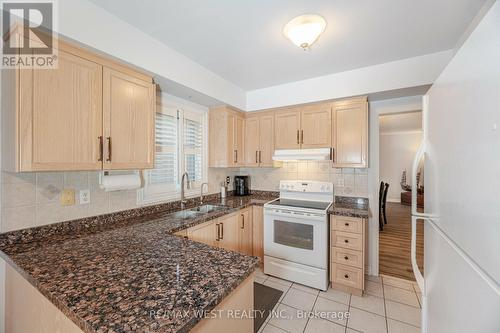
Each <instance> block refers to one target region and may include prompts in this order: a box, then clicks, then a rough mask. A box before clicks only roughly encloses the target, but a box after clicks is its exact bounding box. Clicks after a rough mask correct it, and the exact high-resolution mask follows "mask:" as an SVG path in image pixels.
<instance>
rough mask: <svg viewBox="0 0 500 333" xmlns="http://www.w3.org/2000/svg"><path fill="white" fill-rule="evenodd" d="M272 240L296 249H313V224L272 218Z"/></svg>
mask: <svg viewBox="0 0 500 333" xmlns="http://www.w3.org/2000/svg"><path fill="white" fill-rule="evenodd" d="M273 224H274V242H275V243H277V244H282V245H286V246H291V247H295V248H298V249H305V250H313V241H314V237H313V231H314V230H313V228H314V227H313V226H312V225H309V224H302V223H293V222H287V221H281V220H274V223H273Z"/></svg>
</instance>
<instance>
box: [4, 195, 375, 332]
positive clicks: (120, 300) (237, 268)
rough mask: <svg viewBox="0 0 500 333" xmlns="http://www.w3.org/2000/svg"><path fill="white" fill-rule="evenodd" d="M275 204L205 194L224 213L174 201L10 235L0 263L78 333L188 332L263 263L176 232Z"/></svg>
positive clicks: (348, 207)
mask: <svg viewBox="0 0 500 333" xmlns="http://www.w3.org/2000/svg"><path fill="white" fill-rule="evenodd" d="M277 196H278V193H276V192H260V191H254V192H253V194H252V195H251V196H246V197H234V196H230V197H228V198H227V199H225V200H223V201H221V200H220V199H218V197H217V196H216V195H211V196H208V197H207V200H206V201H205V204H215V205H224V206H225V208H224V209H223V210H220V211H216V212H212V213H208V214H200V215H198V216H197V217H194V218H180V217H178V216H176V215H175V212H177V211H178V210H179V202H173V203H167V204H162V205H156V206H150V207H143V208H138V209H133V210H129V211H124V212H117V213H112V214H106V215H101V216H94V217H89V218H83V219H79V220H74V221H68V222H62V223H57V224H53V225H48V226H42V227H37V228H31V229H24V230H19V231H13V232H9V233H4V234H0V255H1V256H2V257H3V258H4V259H5V260H6V261H7V262H8V263H9V264H11V265H12V266H13V267H14V268H15V269H16V270H17V271H18V272H19V273H20V274H21V275H22V276H24V278H26V279H27V280H28V281H29V282H30V283H31V284H32V285H33V286H35V287H36V288H37V289H38V290H39V291H40V292H41V293H42V294H43V295H44V296H46V297H47V298H48V299H49V300H50V301H51V302H52V303H54V304H55V305H56V306H57V307H58V308H59V309H60V310H61V311H62V312H63V313H64V314H66V315H67V316H68V317H69V318H70V319H71V320H72V321H73V322H74V323H76V324H77V325H78V326H79V327H80V328H81V329H82V330H83V331H84V332H87V333H95V332H98V333H100V332H131V331H148V332H187V331H189V330H190V329H191V328H193V327H194V326H195V325H196V324H197V323H198V321H199V320H200V318H199V316H196V313H199V311H203V310H205V311H209V310H211V309H213V308H215V307H216V306H217V304H219V303H220V302H221V301H222V299H223V298H224V297H226V296H227V295H229V294H230V293H231V292H232V291H233V290H234V289H235V288H236V287H237V286H238V285H239V284H240V283H241V282H243V281H244V280H245V279H246V278H247V277H248V276H250V275H251V274H252V272H253V271H254V270H255V269H256V268H257V267H258V265H259V259H258V258H256V257H251V256H246V255H242V254H239V253H236V252H232V251H226V250H223V249H218V248H215V247H211V246H208V245H205V244H201V243H198V242H194V241H191V240H188V239H184V238H182V237H178V236H175V235H173V233H175V232H177V231H180V230H184V229H187V228H189V227H192V226H194V225H197V224H200V223H204V222H206V221H209V220H212V219H215V218H218V217H220V216H223V215H227V214H229V213H232V212H234V211H237V210H239V209H242V208H245V207H248V206H251V205H264V203H266V202H268V201H270V200H273V199H274V198H276V197H277ZM335 201H336V202H335V203H334V204H333V205H332V207H331V208H330V211H329V213H331V214H336V215H344V216H354V217H368V205H367V201H364V200H359V199H358V200H353V199H342V198H339V197H336V200H335ZM197 205H198V202H197V201H196V200H195V199H190V200H189V201H188V204H187V207H188V208H189V207H194V206H197ZM155 313H156V314H159V313H161V315H160V316H152V314H155ZM179 314H181V315H179Z"/></svg>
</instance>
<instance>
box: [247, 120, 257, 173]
mask: <svg viewBox="0 0 500 333" xmlns="http://www.w3.org/2000/svg"><path fill="white" fill-rule="evenodd" d="M259 151H260V121H259V117H248V118H247V119H246V122H245V165H246V166H249V167H255V166H259Z"/></svg>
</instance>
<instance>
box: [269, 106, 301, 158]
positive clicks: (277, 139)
mask: <svg viewBox="0 0 500 333" xmlns="http://www.w3.org/2000/svg"><path fill="white" fill-rule="evenodd" d="M274 121H275V124H274V146H275V148H276V149H298V148H300V109H299V108H291V109H284V110H279V111H276V113H275V116H274Z"/></svg>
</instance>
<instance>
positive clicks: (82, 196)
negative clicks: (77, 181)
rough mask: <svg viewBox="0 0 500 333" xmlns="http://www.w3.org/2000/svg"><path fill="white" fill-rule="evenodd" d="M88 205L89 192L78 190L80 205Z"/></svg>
mask: <svg viewBox="0 0 500 333" xmlns="http://www.w3.org/2000/svg"><path fill="white" fill-rule="evenodd" d="M88 203H90V190H89V189H85V190H80V205H85V204H88Z"/></svg>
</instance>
